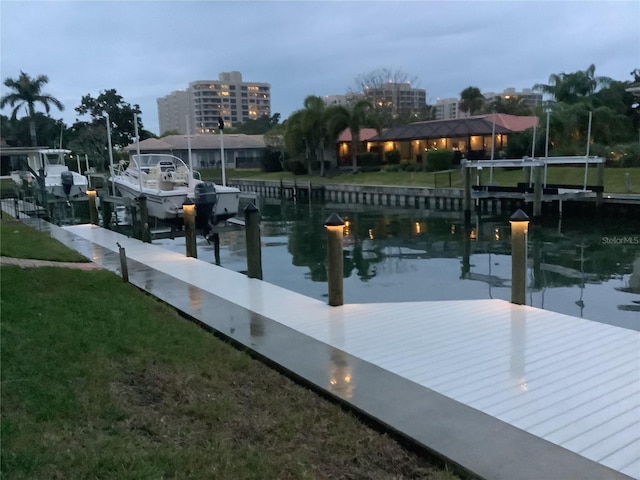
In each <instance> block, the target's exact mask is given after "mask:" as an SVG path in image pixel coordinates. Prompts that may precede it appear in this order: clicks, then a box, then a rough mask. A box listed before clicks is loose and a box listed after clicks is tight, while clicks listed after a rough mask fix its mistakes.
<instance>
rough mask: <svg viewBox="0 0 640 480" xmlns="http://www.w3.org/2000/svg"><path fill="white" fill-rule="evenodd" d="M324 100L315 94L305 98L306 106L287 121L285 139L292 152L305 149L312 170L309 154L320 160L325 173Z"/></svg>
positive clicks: (325, 132) (325, 135)
mask: <svg viewBox="0 0 640 480" xmlns="http://www.w3.org/2000/svg"><path fill="white" fill-rule="evenodd" d="M326 111H327V109H326V105H325V103H324V100H323V99H322V98H320V97H316V96H315V95H309V96H308V97H307V98H305V99H304V108H303V109H301V110H297V111H295V112H294V113H293V114H292V115H291V116H290V117H289V118H288V119H287V122H286V131H285V141H286V143H287V147H288V148H289V150H290V151H291V152H292V153H297V152H301V151H304V152H305V157H306V161H307V168H308V169H309V170H311V168H310V167H311V165H310V158H309V154H312V155H313V156H314V157H315V158H316V159H317V160H319V161H320V175H324V155H323V152H324V145H325V143H326V137H327V135H328V127H327V121H326Z"/></svg>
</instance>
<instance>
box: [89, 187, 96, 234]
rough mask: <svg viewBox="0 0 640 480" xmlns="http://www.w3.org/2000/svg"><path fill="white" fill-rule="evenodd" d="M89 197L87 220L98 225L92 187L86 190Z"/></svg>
mask: <svg viewBox="0 0 640 480" xmlns="http://www.w3.org/2000/svg"><path fill="white" fill-rule="evenodd" d="M87 197H89V221H90V222H91V224H93V225H98V208H97V207H96V191H95V190H94V189H90V190H87Z"/></svg>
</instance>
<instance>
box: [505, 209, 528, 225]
mask: <svg viewBox="0 0 640 480" xmlns="http://www.w3.org/2000/svg"><path fill="white" fill-rule="evenodd" d="M509 221H510V222H528V221H529V216H528V215H527V214H526V213H524V212H523V211H522V209H520V208H519V209H518V210H516V212H515V213H514V214H513V215H511V218H510V219H509Z"/></svg>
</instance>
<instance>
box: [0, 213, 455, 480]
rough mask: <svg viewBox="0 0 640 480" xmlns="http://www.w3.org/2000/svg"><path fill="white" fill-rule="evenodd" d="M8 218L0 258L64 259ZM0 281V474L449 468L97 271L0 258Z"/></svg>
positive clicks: (432, 475) (234, 474)
mask: <svg viewBox="0 0 640 480" xmlns="http://www.w3.org/2000/svg"><path fill="white" fill-rule="evenodd" d="M14 223H15V221H12V220H10V219H8V218H6V217H4V218H3V219H2V220H0V233H1V235H2V237H1V239H0V240H1V242H0V253H2V255H8V254H11V255H16V254H20V255H23V254H26V255H29V258H38V257H46V258H47V259H58V260H61V259H64V260H67V257H66V256H65V255H59V254H55V255H50V252H52V251H54V250H57V249H58V248H61V250H64V249H65V248H66V247H64V246H60V245H59V244H58V242H57V241H55V240H53V239H51V238H49V237H46V238H43V237H40V235H41V234H40V232H36V231H35V230H31V231H30V229H28V227H25V228H26V230H24V231H21V232H20V234H19V235H18V234H15V233H13V232H14V228H15V225H14ZM30 236H33V237H34V239H33V241H25V238H27V237H30ZM16 243H21V244H24V245H22V246H20V247H18V246H16V245H15V244H16ZM56 244H58V245H56ZM27 245H30V246H31V247H29V248H27V247H26V246H27ZM74 253H75V252H74ZM71 256H73V255H71ZM0 283H1V290H0V306H1V309H2V323H1V331H2V335H1V338H0V342H1V345H0V346H1V352H2V367H3V368H2V371H1V380H2V391H1V410H0V412H1V422H2V431H1V440H2V441H1V451H0V453H1V458H2V468H1V473H2V476H6V477H7V478H13V479H27V478H66V479H84V478H105V479H106V478H109V479H111V478H118V479H132V480H133V479H156V478H180V479H186V478H193V479H208V478H216V479H230V480H231V479H233V480H236V479H261V480H262V479H288V478H290V479H304V478H313V479H316V478H371V479H387V478H398V479H400V478H403V479H404V478H415V479H418V478H419V479H434V480H452V479H454V478H456V477H455V476H454V475H453V474H452V473H450V472H449V471H448V469H447V468H446V466H444V465H443V464H442V463H441V462H440V461H438V460H435V459H434V458H429V457H427V456H426V455H418V454H416V453H413V452H411V451H409V450H406V449H405V448H403V447H402V446H401V445H400V444H398V443H397V442H396V441H394V440H393V439H392V438H390V437H389V436H387V435H384V434H380V433H379V432H377V431H375V430H372V429H371V428H368V427H367V426H365V425H364V424H363V423H362V422H361V421H359V420H358V419H357V418H356V417H355V416H354V415H352V414H350V413H348V412H345V411H344V410H343V409H342V408H340V406H338V405H336V404H333V403H331V402H329V401H327V400H326V399H324V398H322V397H321V396H319V395H317V394H316V393H314V392H313V391H311V390H309V389H307V388H305V387H303V386H300V385H298V384H296V383H294V382H293V381H292V380H290V379H289V378H287V377H285V376H284V375H281V374H280V373H278V372H277V371H275V370H272V369H270V368H268V367H267V366H265V365H264V364H262V363H260V362H259V361H257V360H255V359H254V358H252V357H251V356H250V355H248V354H247V353H245V352H243V351H240V350H238V349H236V348H233V347H232V346H230V345H229V344H228V343H226V342H224V341H222V340H220V339H218V338H216V337H214V336H213V335H211V334H210V333H208V332H206V331H205V330H203V329H202V328H199V327H198V326H196V325H195V324H193V323H191V322H190V321H187V320H185V319H184V318H182V317H180V316H179V315H178V314H177V312H175V311H174V310H173V309H171V308H169V307H167V306H166V305H165V304H164V303H162V302H160V301H158V300H157V299H155V298H154V297H151V296H149V295H146V294H144V293H142V292H140V291H139V290H138V289H137V288H135V287H134V286H133V285H131V284H127V283H123V282H122V280H121V279H120V278H119V277H118V276H116V275H115V274H113V273H111V272H108V271H105V270H100V271H89V272H86V271H76V270H67V269H62V268H52V267H46V268H38V269H20V268H17V267H11V266H2V267H0Z"/></svg>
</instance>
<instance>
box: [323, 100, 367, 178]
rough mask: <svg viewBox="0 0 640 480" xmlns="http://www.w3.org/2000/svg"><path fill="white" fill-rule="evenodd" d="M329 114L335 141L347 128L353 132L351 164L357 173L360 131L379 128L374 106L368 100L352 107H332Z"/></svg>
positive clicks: (359, 101)
mask: <svg viewBox="0 0 640 480" xmlns="http://www.w3.org/2000/svg"><path fill="white" fill-rule="evenodd" d="M327 114H328V122H329V130H330V134H331V137H332V138H333V139H334V140H335V138H337V136H338V134H339V133H340V132H341V131H342V130H344V129H345V128H348V129H349V131H350V132H351V164H352V167H353V172H354V173H355V172H357V170H358V153H359V152H358V149H359V147H360V129H361V128H363V127H374V128H378V124H377V121H376V117H375V116H374V109H373V105H372V104H371V102H369V101H368V100H358V101H357V102H356V103H355V104H354V105H353V106H351V107H344V106H342V105H336V106H334V107H330V108H329V109H328V110H327Z"/></svg>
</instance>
